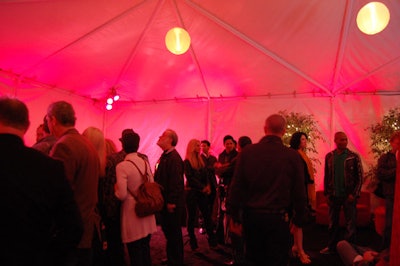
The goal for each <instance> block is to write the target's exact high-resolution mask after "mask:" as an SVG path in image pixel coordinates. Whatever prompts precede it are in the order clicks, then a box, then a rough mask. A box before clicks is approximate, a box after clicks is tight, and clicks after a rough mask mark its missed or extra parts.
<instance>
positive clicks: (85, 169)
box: [46, 101, 100, 266]
mask: <svg viewBox="0 0 400 266" xmlns="http://www.w3.org/2000/svg"><path fill="white" fill-rule="evenodd" d="M46 119H47V124H48V126H49V129H50V132H51V134H53V135H54V136H55V137H56V138H57V142H56V143H55V144H54V146H53V148H52V150H51V151H50V156H51V157H53V158H55V159H58V160H60V161H62V162H63V163H64V167H65V170H66V175H67V179H68V181H69V183H70V184H71V187H72V190H73V191H74V197H75V200H76V203H77V204H78V207H79V210H80V212H81V216H82V221H83V226H84V227H83V228H84V230H83V235H82V238H81V241H80V242H79V244H78V247H77V249H76V253H75V254H71V257H70V259H71V260H73V261H74V263H73V264H71V265H82V266H83V265H87V266H91V265H92V259H93V255H92V242H93V239H94V233H95V228H96V224H98V222H99V216H98V214H97V213H96V206H97V201H98V194H97V192H98V181H99V176H100V159H99V156H98V154H97V151H96V149H95V148H94V146H93V144H92V143H91V142H90V141H89V140H88V139H87V138H86V137H84V136H82V135H81V134H79V132H78V130H76V128H75V121H76V117H75V111H74V109H73V107H72V105H71V104H70V103H67V102H65V101H58V102H54V103H52V104H50V105H49V107H48V109H47V116H46ZM75 262H76V263H77V264H75Z"/></svg>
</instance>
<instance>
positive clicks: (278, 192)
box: [227, 114, 307, 265]
mask: <svg viewBox="0 0 400 266" xmlns="http://www.w3.org/2000/svg"><path fill="white" fill-rule="evenodd" d="M285 129H286V121H285V118H284V117H283V116H281V115H278V114H273V115H271V116H269V117H268V118H267V119H266V122H265V126H264V132H265V137H263V138H262V139H261V140H260V142H259V143H256V144H250V145H247V146H246V149H243V151H242V152H241V153H240V154H239V155H238V158H237V163H236V168H235V173H234V176H233V179H232V183H231V188H230V190H229V191H228V198H227V213H228V214H230V215H231V217H232V220H233V223H232V226H233V227H235V228H236V229H237V228H240V226H239V225H240V224H242V225H243V230H244V232H243V235H244V238H245V243H246V244H245V245H246V254H245V257H246V260H247V262H248V263H249V264H250V265H287V264H288V261H289V256H288V254H289V248H290V231H289V224H290V219H289V213H293V217H292V223H293V224H294V226H299V227H301V226H302V222H303V219H304V218H303V216H304V212H305V208H306V199H307V197H306V193H305V188H304V169H303V167H304V166H303V163H302V161H301V157H300V155H299V154H298V153H297V152H296V151H295V150H293V149H290V148H288V147H286V146H285V145H283V142H282V136H283V135H284V133H285ZM238 231H240V230H236V232H238Z"/></svg>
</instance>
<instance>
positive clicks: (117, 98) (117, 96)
mask: <svg viewBox="0 0 400 266" xmlns="http://www.w3.org/2000/svg"><path fill="white" fill-rule="evenodd" d="M118 100H119V95H118V94H115V95H114V102H116V101H118Z"/></svg>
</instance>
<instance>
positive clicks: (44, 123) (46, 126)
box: [42, 116, 50, 134]
mask: <svg viewBox="0 0 400 266" xmlns="http://www.w3.org/2000/svg"><path fill="white" fill-rule="evenodd" d="M42 125H43V131H44V132H46V133H47V134H50V129H49V125H48V124H47V119H46V116H44V117H43V124H42Z"/></svg>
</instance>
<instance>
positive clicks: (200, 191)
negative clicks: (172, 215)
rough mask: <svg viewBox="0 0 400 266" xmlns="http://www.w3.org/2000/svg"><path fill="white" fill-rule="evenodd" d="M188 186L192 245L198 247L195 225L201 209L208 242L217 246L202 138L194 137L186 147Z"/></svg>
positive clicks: (188, 227)
mask: <svg viewBox="0 0 400 266" xmlns="http://www.w3.org/2000/svg"><path fill="white" fill-rule="evenodd" d="M184 166H185V176H186V188H187V190H188V193H187V196H186V207H187V213H188V220H187V230H188V234H189V237H190V247H191V249H192V250H196V249H197V248H198V245H197V239H196V235H195V233H194V225H195V220H196V213H197V209H199V210H200V212H201V215H202V216H203V219H204V225H205V228H206V232H207V235H208V244H209V245H210V247H215V246H216V245H217V241H216V238H215V234H214V231H213V226H212V220H211V210H210V209H209V205H208V199H207V196H208V195H209V194H210V193H211V187H210V184H209V181H208V178H207V169H206V167H205V164H204V161H203V160H202V159H201V157H200V140H197V139H192V140H190V141H189V143H188V145H187V149H186V157H185V161H184Z"/></svg>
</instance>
